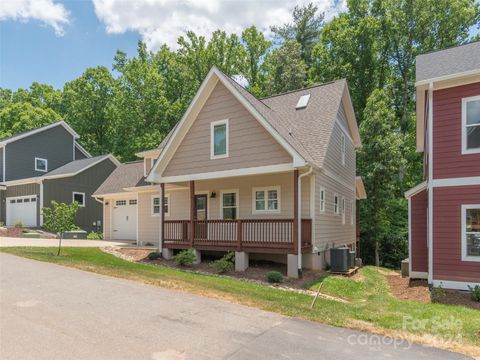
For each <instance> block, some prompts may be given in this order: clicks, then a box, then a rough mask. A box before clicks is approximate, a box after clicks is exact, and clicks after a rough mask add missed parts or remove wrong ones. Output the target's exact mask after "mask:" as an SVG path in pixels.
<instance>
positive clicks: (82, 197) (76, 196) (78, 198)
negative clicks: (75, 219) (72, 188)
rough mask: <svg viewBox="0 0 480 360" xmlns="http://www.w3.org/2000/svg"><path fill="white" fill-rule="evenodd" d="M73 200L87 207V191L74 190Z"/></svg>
mask: <svg viewBox="0 0 480 360" xmlns="http://www.w3.org/2000/svg"><path fill="white" fill-rule="evenodd" d="M72 202H77V203H78V206H80V207H85V193H81V192H73V194H72Z"/></svg>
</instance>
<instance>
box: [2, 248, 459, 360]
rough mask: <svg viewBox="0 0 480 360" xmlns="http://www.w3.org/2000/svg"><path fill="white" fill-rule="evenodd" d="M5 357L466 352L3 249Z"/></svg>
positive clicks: (444, 355)
mask: <svg viewBox="0 0 480 360" xmlns="http://www.w3.org/2000/svg"><path fill="white" fill-rule="evenodd" d="M0 358H1V359H3V360H8V359H15V360H21V359H35V360H43V359H48V360H54V359H59V360H60V359H61V360H68V359H112V360H119V359H151V360H161V359H195V360H197V359H250V360H251V359H263V360H265V359H302V360H303V359H338V360H340V359H349V360H351V359H369V360H371V359H377V358H388V359H403V360H405V359H438V360H439V359H461V358H464V357H463V356H461V355H459V354H454V353H449V352H445V351H441V350H438V349H433V348H426V347H422V346H419V345H409V344H407V343H406V342H403V343H397V344H395V343H394V342H392V341H391V340H390V339H382V338H379V337H377V336H374V335H373V336H372V335H367V334H365V333H361V332H356V331H351V330H346V329H340V328H334V327H330V326H325V325H321V324H316V323H312V322H308V321H304V320H300V319H294V318H287V317H284V316H281V315H277V314H273V313H268V312H265V311H261V310H257V309H253V308H248V307H245V306H240V305H234V304H230V303H226V302H223V301H219V300H213V299H208V298H204V297H200V296H195V295H190V294H185V293H181V292H176V291H173V290H167V289H162V288H159V287H154V286H148V285H143V284H140V283H136V282H133V281H127V280H121V279H115V278H111V277H107V276H101V275H96V274H92V273H88V272H83V271H79V270H75V269H70V268H65V267H61V266H56V265H52V264H47V263H41V262H37V261H33V260H27V259H23V258H18V257H14V256H11V255H6V254H0Z"/></svg>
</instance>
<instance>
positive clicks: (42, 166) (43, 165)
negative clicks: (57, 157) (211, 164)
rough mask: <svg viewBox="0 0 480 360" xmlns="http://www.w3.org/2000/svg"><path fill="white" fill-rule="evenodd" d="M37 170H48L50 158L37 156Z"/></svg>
mask: <svg viewBox="0 0 480 360" xmlns="http://www.w3.org/2000/svg"><path fill="white" fill-rule="evenodd" d="M35 171H41V172H47V171H48V160H47V159H42V158H37V157H36V158H35Z"/></svg>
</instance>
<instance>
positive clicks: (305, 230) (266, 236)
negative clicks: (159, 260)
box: [164, 219, 312, 252]
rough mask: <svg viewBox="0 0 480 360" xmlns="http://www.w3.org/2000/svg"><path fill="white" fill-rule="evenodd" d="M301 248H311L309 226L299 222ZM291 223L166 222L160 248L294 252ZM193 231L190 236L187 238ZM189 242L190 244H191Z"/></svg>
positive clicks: (309, 223) (262, 221)
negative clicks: (300, 226) (300, 225)
mask: <svg viewBox="0 0 480 360" xmlns="http://www.w3.org/2000/svg"><path fill="white" fill-rule="evenodd" d="M301 221H302V240H301V242H302V248H305V247H308V246H310V245H311V241H312V222H311V220H310V219H302V220H301ZM293 228H294V226H293V219H240V220H206V221H199V220H196V221H194V222H193V229H192V223H191V222H190V220H166V221H165V222H164V246H165V247H170V248H175V247H177V248H186V247H197V248H198V247H201V248H215V249H218V250H222V249H225V250H229V249H232V250H233V249H235V250H241V249H258V250H260V249H277V250H284V251H285V252H290V251H295V249H294V232H293ZM192 230H193V233H194V236H193V237H192V236H191V231H192ZM192 239H193V243H192Z"/></svg>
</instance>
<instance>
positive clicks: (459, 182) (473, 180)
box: [431, 176, 480, 187]
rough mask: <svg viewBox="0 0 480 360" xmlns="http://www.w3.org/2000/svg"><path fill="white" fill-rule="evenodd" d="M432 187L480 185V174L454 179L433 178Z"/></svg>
mask: <svg viewBox="0 0 480 360" xmlns="http://www.w3.org/2000/svg"><path fill="white" fill-rule="evenodd" d="M431 185H432V187H450V186H471V185H480V176H471V177H464V178H452V179H433V180H432V181H431Z"/></svg>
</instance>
